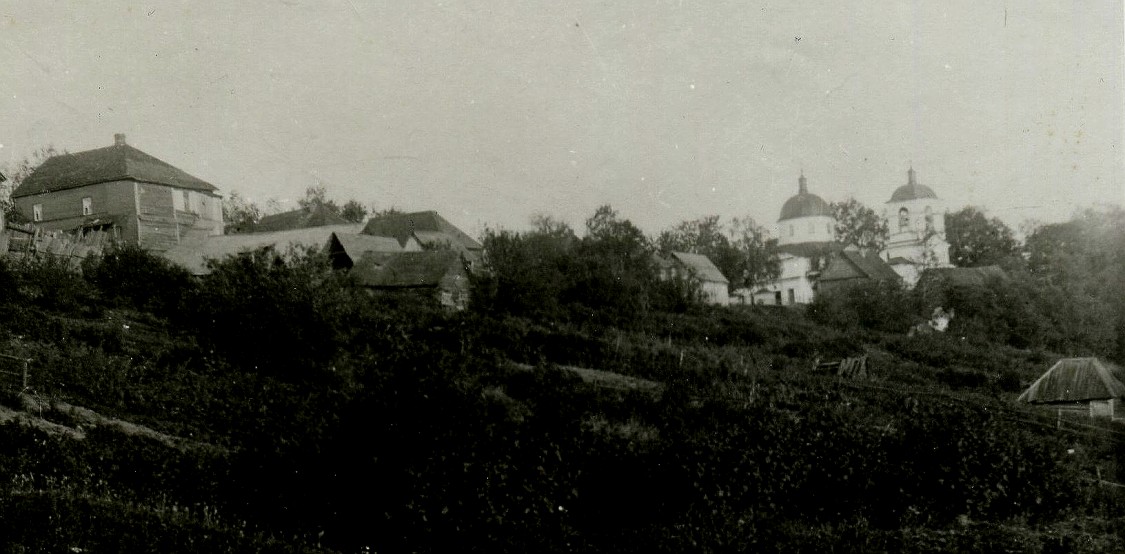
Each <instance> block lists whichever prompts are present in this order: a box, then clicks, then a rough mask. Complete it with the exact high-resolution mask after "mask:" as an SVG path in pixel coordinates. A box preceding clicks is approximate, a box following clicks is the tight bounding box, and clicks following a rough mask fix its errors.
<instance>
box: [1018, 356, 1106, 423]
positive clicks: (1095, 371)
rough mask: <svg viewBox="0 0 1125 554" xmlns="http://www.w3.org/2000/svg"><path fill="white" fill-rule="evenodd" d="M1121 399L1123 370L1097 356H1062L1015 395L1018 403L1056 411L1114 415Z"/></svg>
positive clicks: (1092, 415) (1097, 415) (1102, 415)
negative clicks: (1019, 393) (1045, 407)
mask: <svg viewBox="0 0 1125 554" xmlns="http://www.w3.org/2000/svg"><path fill="white" fill-rule="evenodd" d="M1122 398H1125V372H1123V371H1122V369H1121V368H1120V367H1118V366H1116V365H1113V364H1111V363H1108V362H1103V361H1101V360H1099V359H1097V358H1064V359H1062V360H1059V361H1058V362H1057V363H1055V365H1053V366H1051V369H1048V370H1047V372H1046V373H1044V374H1043V376H1042V377H1040V378H1039V379H1038V380H1036V381H1035V382H1034V383H1032V384H1031V386H1030V387H1028V389H1027V390H1026V391H1024V393H1023V394H1021V395H1020V396H1019V399H1018V401H1019V402H1027V403H1030V404H1040V405H1047V406H1049V407H1052V408H1055V409H1057V410H1059V411H1066V412H1089V414H1090V417H1111V418H1112V417H1115V416H1116V412H1117V408H1118V407H1119V405H1120V403H1121V399H1122Z"/></svg>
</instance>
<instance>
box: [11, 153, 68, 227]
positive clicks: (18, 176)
mask: <svg viewBox="0 0 1125 554" xmlns="http://www.w3.org/2000/svg"><path fill="white" fill-rule="evenodd" d="M66 153H67V152H66V151H65V150H63V151H61V152H60V151H59V150H57V149H56V148H55V147H54V145H47V146H42V147H40V148H38V149H37V150H35V151H34V152H32V153H31V154H30V155H28V156H26V157H25V158H24V159H22V160H20V161H18V162H13V163H10V164H6V165H5V166H3V167H0V174H3V175H4V177H7V180H0V209H3V210H4V217H5V218H7V219H8V220H9V221H16V222H26V221H27V217H26V216H25V215H24V214H22V213H20V212H19V211H18V210H16V204H15V202H13V201H12V192H14V191H15V190H16V189H18V188H19V187H20V185H21V184H22V183H23V181H24V179H27V177H28V176H29V175H31V174H32V173H34V172H35V170H36V169H38V168H39V166H40V165H43V162H45V161H47V159H48V158H52V157H54V156H59V155H63V154H66Z"/></svg>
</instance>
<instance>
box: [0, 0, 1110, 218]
mask: <svg viewBox="0 0 1125 554" xmlns="http://www.w3.org/2000/svg"><path fill="white" fill-rule="evenodd" d="M837 4H839V5H837ZM1123 29H1125V24H1123V17H1122V2H1121V1H1120V0H1112V1H1090V2H1055V1H1043V2H1037V1H1025V0H1019V1H1016V0H1006V1H988V0H970V1H963V2H920V1H919V2H905V1H878V2H875V1H872V2H862V3H860V2H846V3H829V2H822V1H816V2H797V1H792V0H784V1H777V2H773V1H770V2H748V1H743V0H739V1H733V0H732V1H727V0H706V1H699V0H654V1H649V2H640V1H633V2H628V1H625V2H621V1H617V2H608V1H604V0H597V1H595V0H548V1H542V2H539V1H527V0H489V1H482V2H462V1H457V0H442V1H426V0H409V1H408V0H396V1H394V2H367V1H363V0H350V1H348V0H344V1H321V2H311V1H306V0H281V1H274V2H266V1H243V0H240V1H238V2H217V3H210V2H207V3H204V2H147V3H146V2H132V1H99V2H88V1H85V0H83V1H46V0H43V1H30V0H28V1H11V0H0V64H2V65H0V67H3V72H2V73H0V98H2V99H3V101H2V102H0V144H2V145H3V146H2V148H0V164H2V163H5V162H10V161H12V160H16V159H21V158H23V157H24V156H25V155H26V154H28V153H29V152H31V151H32V150H34V149H36V148H37V147H40V146H43V145H48V144H51V145H54V146H55V147H57V148H60V149H62V148H65V149H67V150H69V151H71V152H76V151H81V150H86V149H91V148H97V147H101V146H108V145H110V144H112V142H113V134H114V133H126V134H127V135H128V140H129V143H130V144H132V145H133V146H136V147H137V148H140V149H141V150H144V151H145V152H148V153H149V154H152V155H154V156H156V157H158V158H161V159H163V160H164V161H167V162H169V163H171V164H172V165H175V166H177V167H179V168H181V169H183V170H185V171H187V172H188V173H191V174H193V175H196V176H197V177H200V178H202V179H204V180H207V181H209V182H211V183H213V184H214V185H216V186H217V187H219V188H220V189H221V190H222V191H223V192H224V193H230V192H232V191H237V192H239V193H241V194H243V195H245V196H248V197H251V198H253V199H255V200H257V201H259V202H264V201H265V200H266V199H268V198H277V199H281V200H286V201H289V202H292V201H293V200H295V199H296V198H299V197H300V196H302V195H303V192H304V190H305V188H306V187H308V186H310V185H313V184H316V183H317V182H320V183H323V184H325V185H326V186H327V187H328V188H329V191H330V193H331V195H332V196H334V197H336V198H338V199H340V200H346V199H348V198H353V197H354V198H356V199H359V200H361V201H363V202H365V203H367V204H373V205H375V206H376V207H377V208H380V209H382V208H386V207H390V206H395V207H398V208H400V209H406V210H422V209H436V210H438V211H440V212H441V213H442V214H444V215H445V216H446V217H447V218H449V219H450V220H452V221H453V222H454V223H457V224H459V225H461V226H463V227H464V228H465V229H466V230H469V231H470V232H473V233H475V232H477V231H479V230H480V229H481V228H482V227H483V226H484V225H491V226H499V227H505V228H523V227H525V226H526V225H527V222H528V219H529V217H530V216H531V215H532V214H535V213H547V214H552V215H555V216H558V217H561V218H563V219H564V220H567V221H569V222H570V223H572V224H573V225H575V226H576V227H579V226H581V224H582V221H583V220H584V218H585V217H587V216H589V215H590V214H591V213H593V211H594V209H595V208H596V207H597V206H598V205H600V204H604V203H609V204H612V205H613V206H614V207H615V208H617V209H618V211H619V212H620V213H621V214H622V215H623V216H625V217H627V218H629V219H632V220H633V221H634V222H635V223H637V224H638V225H639V226H641V228H642V229H644V230H645V231H646V232H649V233H656V232H658V231H659V230H661V229H663V228H666V227H669V226H671V225H673V224H675V223H677V222H679V221H682V220H684V219H691V218H696V217H699V216H703V215H708V214H719V215H722V216H724V217H730V216H746V215H749V216H752V217H753V218H755V219H756V220H757V221H759V222H760V223H765V224H769V225H771V226H772V224H773V223H774V222H775V221H776V219H777V215H778V212H779V210H780V208H781V204H782V203H783V202H784V201H785V199H786V198H787V197H789V196H790V195H792V194H794V193H795V192H796V189H797V177H798V174H799V173H800V171H801V170H802V168H803V169H804V172H805V175H806V176H807V177H808V181H809V187H810V189H811V191H812V192H815V193H817V194H819V195H821V196H822V197H824V198H825V199H826V200H828V201H833V200H842V199H844V198H846V197H848V196H854V197H856V198H857V199H859V200H861V201H863V202H865V203H867V204H868V205H871V206H873V207H878V208H880V209H881V207H882V205H883V203H884V202H886V201H887V200H888V199H889V198H890V194H891V192H892V191H893V190H894V188H895V187H897V186H899V185H901V184H903V183H905V181H906V170H907V168H908V166H909V164H911V163H913V166H914V169H915V170H916V171H917V173H918V178H919V181H920V182H922V183H923V184H927V185H930V186H931V187H932V188H933V189H934V190H935V191H936V192H937V193H938V195H939V196H941V197H942V198H944V199H946V200H947V201H948V202H949V203H950V205H951V207H952V208H954V209H956V208H959V207H961V206H964V205H970V204H971V205H976V206H980V207H983V208H986V209H987V210H988V212H989V213H991V214H993V215H997V216H1000V217H1001V218H1003V219H1005V220H1006V221H1008V222H1009V223H1010V224H1012V225H1013V226H1016V225H1018V224H1019V223H1020V222H1021V221H1022V220H1024V219H1027V218H1031V217H1034V218H1039V219H1043V220H1046V221H1055V220H1061V219H1065V218H1067V217H1069V216H1070V215H1071V213H1072V212H1073V211H1074V210H1075V209H1076V208H1081V207H1086V206H1091V205H1095V204H1105V203H1116V204H1123V203H1125V170H1123V166H1125V156H1123V153H1122V150H1123V140H1125V131H1123V124H1122V121H1123V113H1122V105H1123V103H1125V90H1123V88H1122V80H1123V56H1122V51H1123Z"/></svg>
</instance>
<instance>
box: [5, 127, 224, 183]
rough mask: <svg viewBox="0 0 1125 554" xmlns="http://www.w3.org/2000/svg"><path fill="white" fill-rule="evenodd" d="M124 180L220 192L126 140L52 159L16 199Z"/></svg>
mask: <svg viewBox="0 0 1125 554" xmlns="http://www.w3.org/2000/svg"><path fill="white" fill-rule="evenodd" d="M124 180H133V181H141V182H143V183H154V184H157V185H168V186H171V187H177V188H181V189H190V190H198V191H202V192H215V191H216V190H218V189H216V188H215V186H214V185H212V184H211V183H208V182H206V181H204V180H202V179H200V178H198V177H194V176H192V175H188V174H187V173H185V172H184V171H182V170H180V169H177V168H175V167H172V166H171V165H169V164H168V163H166V162H163V161H161V160H158V159H156V158H154V157H153V156H150V155H148V154H145V153H144V152H141V151H140V150H137V149H136V148H133V147H132V146H129V145H128V144H125V140H124V137H123V136H122V137H120V139H119V140H118V142H117V144H115V145H114V146H107V147H105V148H98V149H95V150H86V151H84V152H77V153H74V154H61V155H58V156H52V157H50V158H48V159H47V161H45V162H43V164H42V165H40V166H39V167H38V168H36V170H35V171H34V172H32V174H31V175H28V176H27V178H26V179H24V180H23V182H22V183H20V186H19V188H17V189H16V190H14V191H13V192H12V198H20V197H23V196H31V195H33V194H41V193H45V192H54V191H58V190H66V189H73V188H78V187H84V186H86V185H94V184H97V183H108V182H112V181H124Z"/></svg>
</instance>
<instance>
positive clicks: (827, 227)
mask: <svg viewBox="0 0 1125 554" xmlns="http://www.w3.org/2000/svg"><path fill="white" fill-rule="evenodd" d="M824 233H825V234H827V235H831V234H832V224H831V223H825V224H824Z"/></svg>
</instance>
